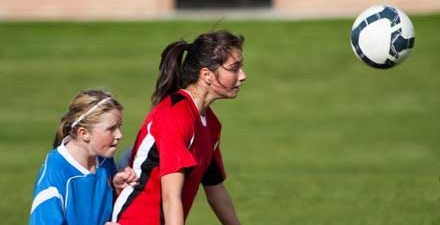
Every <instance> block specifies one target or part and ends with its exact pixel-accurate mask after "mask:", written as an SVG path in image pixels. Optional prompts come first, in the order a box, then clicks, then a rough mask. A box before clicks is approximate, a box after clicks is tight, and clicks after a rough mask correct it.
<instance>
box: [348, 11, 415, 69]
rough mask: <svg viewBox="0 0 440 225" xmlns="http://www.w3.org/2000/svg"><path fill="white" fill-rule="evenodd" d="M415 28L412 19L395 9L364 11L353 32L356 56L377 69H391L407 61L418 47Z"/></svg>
mask: <svg viewBox="0 0 440 225" xmlns="http://www.w3.org/2000/svg"><path fill="white" fill-rule="evenodd" d="M414 40H415V36H414V27H413V25H412V23H411V20H410V19H409V17H408V16H407V15H406V14H405V13H404V12H403V11H401V10H400V9H398V8H396V7H394V6H391V5H375V6H372V7H370V8H368V9H366V10H365V11H363V12H362V13H361V14H360V15H359V16H358V17H357V18H356V20H355V21H354V24H353V27H352V30H351V47H352V48H353V51H354V53H355V54H356V56H357V57H358V58H359V59H360V60H362V61H363V62H365V63H366V64H368V65H370V66H372V67H374V68H381V69H386V68H391V67H393V66H395V65H397V64H399V63H400V62H402V61H403V60H405V59H406V58H407V57H408V55H409V53H410V52H411V49H412V48H413V47H414Z"/></svg>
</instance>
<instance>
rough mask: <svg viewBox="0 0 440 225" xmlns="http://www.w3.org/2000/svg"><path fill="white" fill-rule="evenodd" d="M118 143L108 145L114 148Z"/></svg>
mask: <svg viewBox="0 0 440 225" xmlns="http://www.w3.org/2000/svg"><path fill="white" fill-rule="evenodd" d="M118 144H119V143H117V144H112V145H110V147H111V148H116V147H118Z"/></svg>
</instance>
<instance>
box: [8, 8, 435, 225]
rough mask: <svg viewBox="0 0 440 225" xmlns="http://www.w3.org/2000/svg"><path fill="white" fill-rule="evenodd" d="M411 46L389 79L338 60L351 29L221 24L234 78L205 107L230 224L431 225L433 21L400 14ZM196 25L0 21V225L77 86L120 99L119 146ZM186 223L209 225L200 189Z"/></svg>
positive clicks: (27, 199)
mask: <svg viewBox="0 0 440 225" xmlns="http://www.w3.org/2000/svg"><path fill="white" fill-rule="evenodd" d="M412 19H413V23H414V26H415V29H416V43H415V49H414V50H413V52H412V55H411V56H410V57H409V59H408V60H407V61H406V62H404V63H403V64H401V65H399V66H397V67H396V68H393V69H390V70H377V69H372V68H369V67H367V66H366V65H364V64H363V63H361V62H360V61H359V60H358V59H356V57H355V56H354V54H353V53H352V50H351V47H350V44H349V34H350V30H351V25H352V21H353V20H326V21H319V20H315V21H290V22H287V21H284V22H283V21H252V22H231V21H229V22H228V21H225V22H222V23H221V24H220V26H218V27H217V28H221V29H229V30H231V31H233V32H234V33H240V34H243V35H244V36H245V37H246V43H245V52H244V57H245V70H246V72H247V76H248V80H247V82H246V84H245V85H244V86H243V87H242V90H241V92H240V95H239V97H238V98H237V99H236V100H234V101H230V100H227V101H219V102H216V103H214V105H213V108H214V109H215V110H216V112H217V114H218V116H219V117H220V119H221V120H222V123H223V139H222V151H223V157H224V160H225V164H226V168H227V171H228V175H229V177H228V179H227V181H226V186H227V187H228V188H229V191H230V193H231V195H232V197H233V199H234V202H235V205H236V208H237V211H238V213H239V215H240V217H241V219H242V222H243V224H248V225H251V224H252V225H269V224H278V225H279V224H283V225H292V224H300V225H321V224H322V225H324V224H325V225H355V224H356V225H415V224H417V225H420V224H426V225H428V224H429V225H431V224H440V214H439V208H440V181H439V176H440V163H439V161H440V151H439V148H440V119H439V115H440V76H439V72H440V31H439V29H438V26H439V24H440V15H431V16H413V17H412ZM214 24H215V21H206V22H189V21H185V22H172V21H169V22H119V23H118V22H114V23H105V22H100V23H92V22H89V23H87V22H84V23H69V22H59V23H56V22H35V23H28V22H17V23H15V22H9V23H7V22H2V23H0V78H1V81H0V96H1V110H0V123H1V127H2V128H1V130H0V154H1V157H0V171H1V178H0V190H1V192H2V193H3V197H2V200H1V201H0V217H1V218H3V219H2V221H3V222H2V224H26V223H27V220H28V214H29V210H30V206H31V198H32V190H33V184H34V180H35V177H36V175H37V172H38V169H39V167H40V165H41V163H42V162H43V160H44V157H45V154H46V153H47V152H48V151H49V150H50V146H51V142H52V139H53V135H54V133H55V129H56V126H57V123H58V120H59V118H60V117H61V116H62V114H63V113H64V112H65V111H66V109H67V105H68V103H69V101H70V99H71V98H72V96H73V95H74V94H75V93H76V92H77V91H79V90H80V89H85V88H105V89H108V90H110V91H112V93H113V94H114V95H115V96H116V97H117V98H118V99H119V100H120V101H121V102H122V103H123V104H124V106H125V112H124V127H123V132H124V135H125V136H124V140H123V143H122V145H121V150H122V149H123V148H125V147H128V146H130V145H131V144H132V142H133V140H134V138H135V134H136V132H137V129H138V126H139V124H140V123H141V121H142V120H143V118H144V116H145V114H146V112H147V111H148V109H149V105H150V104H149V97H150V94H151V92H152V88H153V85H154V82H155V80H156V75H157V67H158V64H159V60H160V53H161V50H162V49H163V48H164V47H165V45H166V44H167V43H169V42H171V41H174V40H177V39H180V38H184V39H186V40H192V39H193V38H194V37H195V36H196V35H197V34H199V33H200V32H206V31H209V30H211V29H212V27H213V25H214ZM188 224H219V223H218V222H217V221H216V219H215V216H214V215H213V213H212V212H211V211H210V210H209V207H208V205H207V203H206V202H205V201H204V196H203V192H200V193H199V198H198V199H197V202H196V204H195V206H194V207H193V210H192V214H191V215H190V218H189V221H188Z"/></svg>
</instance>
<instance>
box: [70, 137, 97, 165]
mask: <svg viewBox="0 0 440 225" xmlns="http://www.w3.org/2000/svg"><path fill="white" fill-rule="evenodd" d="M66 148H67V151H68V152H69V154H70V155H71V156H72V157H73V158H74V159H75V160H76V161H77V162H78V163H79V164H80V165H81V166H83V167H84V168H86V169H87V170H88V171H91V172H95V171H96V156H91V155H90V154H89V153H88V151H87V148H86V147H85V146H82V145H81V143H78V141H76V140H71V141H69V142H68V143H67V144H66Z"/></svg>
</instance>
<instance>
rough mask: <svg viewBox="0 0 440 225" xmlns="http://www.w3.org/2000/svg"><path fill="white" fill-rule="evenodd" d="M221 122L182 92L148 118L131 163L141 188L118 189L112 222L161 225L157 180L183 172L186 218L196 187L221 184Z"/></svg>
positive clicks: (223, 173)
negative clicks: (203, 113) (199, 109)
mask: <svg viewBox="0 0 440 225" xmlns="http://www.w3.org/2000/svg"><path fill="white" fill-rule="evenodd" d="M220 130H221V124H220V122H219V121H218V119H217V117H216V116H215V114H214V112H213V111H212V110H211V108H209V107H208V109H207V110H206V113H205V116H204V117H201V116H200V113H199V111H198V109H197V107H196V105H195V103H194V101H193V100H192V98H191V96H190V95H189V94H188V93H186V92H185V91H183V90H179V91H178V92H176V93H174V94H171V95H169V96H168V97H166V98H165V99H164V100H162V101H161V102H160V103H159V104H158V105H157V106H155V107H154V108H153V109H152V111H151V112H150V113H149V114H148V116H147V118H146V119H145V121H144V122H143V124H142V126H141V128H140V130H139V133H138V136H137V139H136V142H135V146H134V148H133V153H132V160H131V165H132V167H133V169H134V170H135V171H136V174H137V176H138V177H139V185H137V186H136V187H128V188H126V189H124V190H123V191H122V193H121V194H120V195H119V197H118V199H117V200H116V203H115V208H114V212H113V221H117V222H119V223H120V224H121V225H133V224H139V225H141V224H142V225H161V224H165V221H164V215H163V209H162V198H161V183H160V178H161V177H162V176H164V175H166V174H170V173H175V172H178V171H184V173H185V181H184V185H183V190H182V205H183V212H184V217H185V219H186V218H187V216H188V213H189V210H190V208H191V205H192V203H193V202H194V198H195V196H196V194H197V191H198V188H199V186H200V184H203V185H215V184H219V183H221V182H223V181H224V179H225V172H224V168H223V161H222V157H221V154H220V149H219V141H220Z"/></svg>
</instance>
